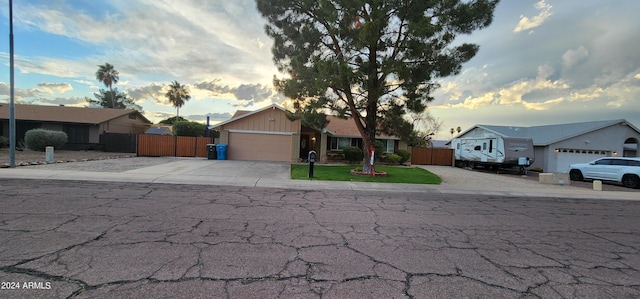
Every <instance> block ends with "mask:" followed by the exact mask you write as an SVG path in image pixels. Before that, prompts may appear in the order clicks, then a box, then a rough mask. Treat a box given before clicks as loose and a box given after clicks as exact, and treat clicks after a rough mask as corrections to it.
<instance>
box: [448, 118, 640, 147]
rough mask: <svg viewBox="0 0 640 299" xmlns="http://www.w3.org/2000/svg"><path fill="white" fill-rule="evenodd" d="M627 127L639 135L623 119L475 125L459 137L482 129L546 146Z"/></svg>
mask: <svg viewBox="0 0 640 299" xmlns="http://www.w3.org/2000/svg"><path fill="white" fill-rule="evenodd" d="M618 124H622V125H627V126H629V127H631V128H632V129H634V130H635V131H636V132H638V133H640V130H638V128H636V127H634V126H633V125H632V124H630V123H629V122H627V121H626V120H624V119H616V120H602V121H590V122H580V123H569V124H557V125H544V126H533V127H515V126H493V125H475V126H473V127H471V128H470V129H468V130H466V131H464V132H463V133H461V134H460V136H462V135H464V134H466V133H467V132H469V131H471V130H473V129H475V128H482V129H485V130H487V131H490V132H493V133H495V134H496V135H499V136H503V137H527V138H532V139H533V143H534V145H540V146H546V145H549V144H552V143H556V142H559V141H562V140H565V139H569V138H573V137H576V136H579V135H583V134H587V133H590V132H593V131H597V130H600V129H603V128H606V127H610V126H613V125H618Z"/></svg>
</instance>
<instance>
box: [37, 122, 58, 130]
mask: <svg viewBox="0 0 640 299" xmlns="http://www.w3.org/2000/svg"><path fill="white" fill-rule="evenodd" d="M41 128H42V129H45V130H51V131H62V124H61V123H42V127H41Z"/></svg>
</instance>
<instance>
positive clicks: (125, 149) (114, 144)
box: [100, 133, 138, 153]
mask: <svg viewBox="0 0 640 299" xmlns="http://www.w3.org/2000/svg"><path fill="white" fill-rule="evenodd" d="M137 142H138V135H136V134H120V133H104V134H100V144H103V145H104V151H105V152H114V153H135V152H136V147H137Z"/></svg>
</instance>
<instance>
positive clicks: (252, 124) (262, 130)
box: [219, 108, 300, 161]
mask: <svg viewBox="0 0 640 299" xmlns="http://www.w3.org/2000/svg"><path fill="white" fill-rule="evenodd" d="M219 129H220V139H219V143H222V144H229V143H230V142H229V134H237V133H254V134H262V136H264V138H270V137H271V138H273V137H274V136H276V135H270V134H269V133H291V134H290V135H289V136H291V137H290V139H289V140H290V142H288V143H289V144H288V145H286V146H287V147H290V149H291V157H290V160H291V161H298V157H299V155H300V121H299V120H296V121H291V120H289V119H288V118H287V116H286V114H285V112H284V111H282V110H280V109H277V108H275V109H266V110H263V111H260V112H258V113H255V114H252V115H248V116H246V117H244V118H240V119H238V120H236V121H233V122H230V123H228V124H225V125H223V126H221V127H219ZM262 136H261V137H258V138H263V137H262ZM232 149H233V145H232V144H230V145H229V153H228V155H229V156H230V157H229V159H233V154H232V153H231V150H232ZM261 151H262V152H263V153H264V156H265V157H269V156H270V153H269V152H271V151H279V152H281V151H282V150H281V149H277V148H272V147H269V148H263V149H261ZM256 155H259V154H258V153H257V154H256ZM260 159H262V158H260Z"/></svg>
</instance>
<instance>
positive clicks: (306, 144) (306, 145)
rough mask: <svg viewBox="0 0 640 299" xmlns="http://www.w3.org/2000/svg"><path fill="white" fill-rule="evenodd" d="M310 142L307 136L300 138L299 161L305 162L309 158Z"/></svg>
mask: <svg viewBox="0 0 640 299" xmlns="http://www.w3.org/2000/svg"><path fill="white" fill-rule="evenodd" d="M310 141H311V140H309V135H301V136H300V159H303V160H306V159H307V158H309V150H310V147H311V143H310Z"/></svg>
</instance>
